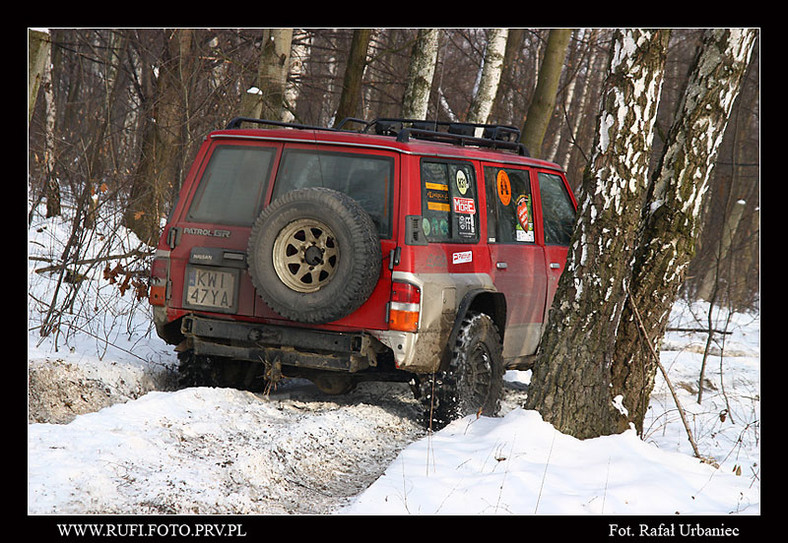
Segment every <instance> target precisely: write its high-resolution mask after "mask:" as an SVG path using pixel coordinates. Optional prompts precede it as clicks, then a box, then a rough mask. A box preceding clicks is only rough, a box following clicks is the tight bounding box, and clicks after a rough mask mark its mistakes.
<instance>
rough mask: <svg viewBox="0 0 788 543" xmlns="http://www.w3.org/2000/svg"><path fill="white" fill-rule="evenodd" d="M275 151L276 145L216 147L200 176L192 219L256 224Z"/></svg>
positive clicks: (190, 211) (189, 217)
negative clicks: (273, 146) (274, 146)
mask: <svg viewBox="0 0 788 543" xmlns="http://www.w3.org/2000/svg"><path fill="white" fill-rule="evenodd" d="M274 153H275V149H274V148H272V147H252V146H240V145H239V146H237V147H236V146H229V145H223V146H219V147H216V148H215V149H214V151H213V153H212V155H211V159H210V162H209V163H208V166H207V167H206V168H205V172H204V173H203V175H202V178H201V179H200V186H199V187H198V188H197V193H196V194H195V195H194V201H193V202H192V204H191V208H190V209H189V214H188V216H187V217H188V219H189V220H190V221H194V222H209V223H219V224H234V225H249V224H252V222H253V221H254V219H255V217H257V214H258V213H259V212H260V205H261V199H262V196H263V194H265V190H266V187H267V184H268V177H269V175H270V172H271V162H272V160H273V157H274Z"/></svg>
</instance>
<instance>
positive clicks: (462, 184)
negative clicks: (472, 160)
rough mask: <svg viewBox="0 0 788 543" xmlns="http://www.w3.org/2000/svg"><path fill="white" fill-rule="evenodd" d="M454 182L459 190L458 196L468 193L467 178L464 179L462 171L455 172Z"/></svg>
mask: <svg viewBox="0 0 788 543" xmlns="http://www.w3.org/2000/svg"><path fill="white" fill-rule="evenodd" d="M455 181H456V182H457V189H459V191H460V194H465V193H466V192H468V178H467V177H465V172H464V171H462V170H457V175H456V176H455Z"/></svg>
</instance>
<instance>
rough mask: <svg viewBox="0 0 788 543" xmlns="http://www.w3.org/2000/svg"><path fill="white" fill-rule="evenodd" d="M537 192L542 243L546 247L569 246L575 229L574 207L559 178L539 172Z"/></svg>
mask: <svg viewBox="0 0 788 543" xmlns="http://www.w3.org/2000/svg"><path fill="white" fill-rule="evenodd" d="M539 192H540V195H541V197H542V215H543V216H544V241H545V243H546V244H548V245H567V246H568V245H569V240H570V238H571V237H572V231H573V230H574V227H575V207H574V205H572V200H571V199H570V198H569V194H567V192H566V187H565V186H564V181H563V179H561V177H560V176H558V175H555V174H552V173H547V172H539Z"/></svg>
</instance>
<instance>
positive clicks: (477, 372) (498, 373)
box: [420, 313, 504, 430]
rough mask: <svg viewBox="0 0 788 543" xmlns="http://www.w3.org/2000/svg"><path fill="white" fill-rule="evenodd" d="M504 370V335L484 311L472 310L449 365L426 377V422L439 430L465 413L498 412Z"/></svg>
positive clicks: (423, 392) (424, 381) (423, 389)
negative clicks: (502, 343) (502, 336)
mask: <svg viewBox="0 0 788 543" xmlns="http://www.w3.org/2000/svg"><path fill="white" fill-rule="evenodd" d="M503 374H504V367H503V358H502V355H501V339H500V335H499V333H498V330H497V328H496V327H495V324H494V323H493V321H492V319H491V318H490V317H489V316H488V315H485V314H484V313H469V314H468V315H467V316H466V318H465V320H464V321H463V323H462V327H461V328H460V331H459V333H458V335H457V341H456V343H455V346H454V349H453V352H452V357H451V361H450V363H449V367H448V369H447V370H446V371H441V372H437V373H435V374H433V375H432V376H430V377H429V378H426V379H423V380H422V383H421V387H420V388H421V398H422V401H423V404H424V413H425V422H426V423H427V425H428V426H430V427H431V428H433V429H436V430H437V429H440V428H443V427H444V426H446V425H447V424H449V423H450V422H451V421H453V420H456V419H458V418H461V417H464V416H465V415H470V414H473V413H476V414H479V415H486V416H494V415H497V414H498V411H499V410H500V407H501V397H502V395H503Z"/></svg>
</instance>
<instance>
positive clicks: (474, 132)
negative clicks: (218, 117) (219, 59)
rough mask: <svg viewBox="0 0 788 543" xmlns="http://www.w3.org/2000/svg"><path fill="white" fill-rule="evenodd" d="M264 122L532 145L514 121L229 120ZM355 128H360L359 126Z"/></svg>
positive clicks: (514, 147) (234, 124) (519, 147)
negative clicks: (334, 123) (325, 122)
mask: <svg viewBox="0 0 788 543" xmlns="http://www.w3.org/2000/svg"><path fill="white" fill-rule="evenodd" d="M245 122H246V123H253V124H264V125H270V126H279V127H285V128H294V129H302V130H328V131H336V132H348V131H351V130H348V129H346V128H344V126H345V124H347V123H351V122H352V123H359V124H361V125H363V128H362V129H361V130H360V132H368V131H369V130H370V129H371V128H372V129H374V131H375V134H378V135H382V136H393V137H396V139H397V141H399V142H408V141H410V138H411V137H414V138H417V139H423V140H429V141H440V142H444V143H453V144H455V145H462V146H465V145H474V146H477V147H488V148H491V149H505V150H509V151H515V152H517V153H518V154H520V155H522V156H529V154H528V149H526V148H525V145H523V144H522V143H521V142H520V129H519V128H517V127H516V126H511V125H499V124H482V123H462V122H444V121H428V120H422V119H404V118H397V117H382V118H378V119H374V120H372V121H365V120H363V119H356V118H353V117H348V118H346V119H343V120H342V121H341V122H339V123H338V124H337V126H336V127H335V128H326V127H322V126H312V125H306V124H299V123H291V122H286V121H272V120H267V119H255V118H252V117H235V118H234V119H232V120H231V121H230V122H229V123H227V127H226V128H227V129H228V130H230V129H234V128H240V127H241V124H242V123H245ZM353 132H356V131H355V130H354V131H353Z"/></svg>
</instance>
